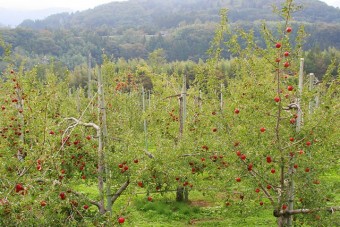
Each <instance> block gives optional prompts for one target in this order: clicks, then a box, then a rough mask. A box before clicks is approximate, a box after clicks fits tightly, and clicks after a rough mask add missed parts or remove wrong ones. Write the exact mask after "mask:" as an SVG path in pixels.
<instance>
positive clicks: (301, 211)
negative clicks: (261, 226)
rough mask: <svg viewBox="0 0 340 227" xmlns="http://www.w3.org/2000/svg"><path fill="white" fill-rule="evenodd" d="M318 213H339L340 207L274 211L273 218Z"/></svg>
mask: <svg viewBox="0 0 340 227" xmlns="http://www.w3.org/2000/svg"><path fill="white" fill-rule="evenodd" d="M318 211H329V212H331V213H332V214H333V213H334V212H335V211H340V207H325V208H316V209H297V210H281V211H278V210H274V216H275V217H281V216H288V215H295V214H310V213H314V212H318Z"/></svg>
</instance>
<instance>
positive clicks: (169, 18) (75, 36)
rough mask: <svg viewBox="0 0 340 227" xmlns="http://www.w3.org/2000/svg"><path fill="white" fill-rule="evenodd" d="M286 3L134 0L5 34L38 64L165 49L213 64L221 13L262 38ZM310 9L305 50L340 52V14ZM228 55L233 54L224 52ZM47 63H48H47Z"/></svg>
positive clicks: (312, 3) (303, 19) (315, 5)
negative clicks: (213, 45) (211, 50)
mask: <svg viewBox="0 0 340 227" xmlns="http://www.w3.org/2000/svg"><path fill="white" fill-rule="evenodd" d="M283 2H284V0H272V1H268V0H185V1H183V0H168V1H164V0H129V1H125V2H111V3H107V4H103V5H100V6H97V7H95V8H93V9H88V10H84V11H78V12H72V13H69V12H64V13H58V14H53V15H50V16H48V17H46V18H45V19H41V20H25V21H23V22H22V23H21V24H20V25H19V26H17V27H16V28H15V29H8V28H2V29H1V30H0V33H1V34H0V35H1V36H2V37H3V39H4V40H5V41H6V42H8V43H9V44H10V45H11V46H12V49H13V52H14V53H17V54H19V55H25V56H28V57H29V58H30V59H31V60H32V61H33V59H34V60H35V61H36V62H41V61H42V60H41V59H46V58H49V57H50V58H51V59H52V58H53V59H58V61H60V62H61V63H62V64H65V65H67V67H69V68H71V69H72V68H74V67H76V66H78V65H81V64H83V63H85V62H87V58H88V55H89V53H90V54H91V56H92V59H95V60H93V61H95V62H96V63H100V62H101V61H102V55H103V52H102V51H103V50H105V54H106V55H108V56H114V57H116V58H124V59H136V58H142V59H147V58H148V56H149V54H150V53H152V52H153V51H155V50H158V49H162V50H163V51H164V56H165V58H166V60H167V61H182V60H183V61H184V60H193V61H199V60H200V59H202V60H205V59H207V58H208V57H209V56H208V55H207V50H208V49H209V47H210V43H211V40H212V39H213V37H214V33H215V30H216V27H218V25H219V21H220V15H219V12H220V10H221V9H222V8H227V9H229V10H228V20H229V22H228V23H229V24H230V27H231V28H236V27H240V28H244V29H246V30H249V29H252V30H254V34H255V38H256V39H257V40H258V42H259V43H261V42H262V43H263V40H261V35H260V34H261V31H260V30H261V24H262V21H266V23H267V25H268V26H269V27H271V28H274V27H275V26H276V24H277V22H281V21H282V19H281V18H280V17H279V16H278V15H277V14H275V13H273V5H276V6H279V7H280V4H281V3H283ZM296 2H297V3H298V4H302V5H303V9H302V10H300V11H298V12H296V13H294V14H293V18H292V21H291V23H290V25H291V26H292V28H293V32H292V34H291V38H292V39H293V40H294V38H295V37H296V35H297V30H298V27H299V25H301V24H303V25H304V27H305V31H306V33H307V34H309V36H308V37H307V41H306V43H305V45H304V49H305V50H309V49H312V48H315V47H318V48H319V49H320V50H324V49H328V48H333V47H334V48H336V49H340V39H339V37H340V9H339V8H334V7H331V6H328V5H327V4H326V3H323V2H321V1H319V0H296ZM223 54H224V55H223V57H224V58H228V57H229V56H230V55H229V53H227V52H225V53H223ZM44 61H45V60H44Z"/></svg>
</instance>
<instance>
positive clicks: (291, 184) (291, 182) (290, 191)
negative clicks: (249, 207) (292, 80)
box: [287, 58, 304, 227]
mask: <svg viewBox="0 0 340 227" xmlns="http://www.w3.org/2000/svg"><path fill="white" fill-rule="evenodd" d="M303 68H304V59H303V58H301V59H300V72H299V94H298V99H297V106H298V118H297V122H296V132H297V133H298V132H300V130H301V121H302V111H301V98H302V91H303ZM293 160H294V157H292V158H291V161H290V163H289V176H290V177H289V178H290V179H289V183H288V211H292V210H294V199H295V184H294V179H293V175H294V166H293V165H294V162H293ZM287 226H289V227H291V226H293V216H292V215H289V216H288V219H287Z"/></svg>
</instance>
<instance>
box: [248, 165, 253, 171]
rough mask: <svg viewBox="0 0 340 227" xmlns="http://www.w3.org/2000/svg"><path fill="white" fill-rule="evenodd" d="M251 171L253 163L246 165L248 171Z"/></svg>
mask: <svg viewBox="0 0 340 227" xmlns="http://www.w3.org/2000/svg"><path fill="white" fill-rule="evenodd" d="M252 170H253V163H249V165H248V171H252Z"/></svg>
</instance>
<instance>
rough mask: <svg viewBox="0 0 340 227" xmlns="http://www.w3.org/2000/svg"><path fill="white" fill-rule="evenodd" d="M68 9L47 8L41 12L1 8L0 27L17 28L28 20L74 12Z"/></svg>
mask: <svg viewBox="0 0 340 227" xmlns="http://www.w3.org/2000/svg"><path fill="white" fill-rule="evenodd" d="M72 11H73V10H72V9H68V8H46V9H39V10H15V9H5V8H0V27H15V26H17V25H19V24H20V23H22V22H23V21H24V20H26V19H31V20H43V19H45V18H47V17H48V16H51V15H53V14H58V13H61V12H67V13H70V12H72Z"/></svg>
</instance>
